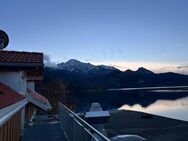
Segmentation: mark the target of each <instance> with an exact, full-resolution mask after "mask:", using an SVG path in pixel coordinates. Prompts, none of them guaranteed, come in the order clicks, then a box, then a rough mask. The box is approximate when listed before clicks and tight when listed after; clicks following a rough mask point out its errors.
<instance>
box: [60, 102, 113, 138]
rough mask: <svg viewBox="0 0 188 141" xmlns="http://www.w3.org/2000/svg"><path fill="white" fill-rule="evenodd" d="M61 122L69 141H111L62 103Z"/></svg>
mask: <svg viewBox="0 0 188 141" xmlns="http://www.w3.org/2000/svg"><path fill="white" fill-rule="evenodd" d="M59 122H60V125H61V127H62V129H63V131H64V133H65V135H66V137H67V138H68V140H69V141H110V139H108V138H107V137H106V136H104V135H103V134H102V133H100V132H99V131H98V130H96V129H95V128H94V127H92V126H91V125H89V124H88V123H87V122H86V121H84V120H83V119H82V118H80V117H79V116H77V115H76V114H75V113H74V112H72V111H71V110H69V109H68V108H67V107H66V106H64V105H63V104H62V103H59Z"/></svg>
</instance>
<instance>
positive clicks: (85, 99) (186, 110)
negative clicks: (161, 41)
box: [77, 88, 188, 121]
mask: <svg viewBox="0 0 188 141" xmlns="http://www.w3.org/2000/svg"><path fill="white" fill-rule="evenodd" d="M78 99H79V102H78V103H77V105H78V106H77V112H84V111H86V110H88V109H89V107H90V104H91V103H92V102H93V101H94V100H93V99H95V100H96V99H97V100H98V101H99V102H100V104H101V105H102V108H103V109H104V110H112V109H118V110H120V109H124V110H133V111H141V112H146V113H151V114H156V115H161V116H165V117H170V118H174V119H179V120H184V121H188V88H181V89H162V90H135V91H133V90H131V91H124V90H120V91H118V90H116V91H107V92H102V93H85V94H82V95H81V96H79V98H78Z"/></svg>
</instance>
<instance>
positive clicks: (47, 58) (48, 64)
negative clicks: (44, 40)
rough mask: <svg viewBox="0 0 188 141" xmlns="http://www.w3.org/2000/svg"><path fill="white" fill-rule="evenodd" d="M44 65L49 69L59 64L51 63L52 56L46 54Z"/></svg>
mask: <svg viewBox="0 0 188 141" xmlns="http://www.w3.org/2000/svg"><path fill="white" fill-rule="evenodd" d="M44 65H45V66H47V67H57V64H56V63H55V62H52V61H51V59H50V55H48V54H44Z"/></svg>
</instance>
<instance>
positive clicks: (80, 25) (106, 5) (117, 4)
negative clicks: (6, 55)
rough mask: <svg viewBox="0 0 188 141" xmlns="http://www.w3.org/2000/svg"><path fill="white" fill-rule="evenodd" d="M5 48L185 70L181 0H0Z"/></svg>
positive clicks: (185, 10) (51, 58) (187, 41)
mask: <svg viewBox="0 0 188 141" xmlns="http://www.w3.org/2000/svg"><path fill="white" fill-rule="evenodd" d="M0 29H2V30H5V31H6V32H7V33H8V35H9V38H10V43H9V45H8V47H7V48H6V49H7V50H18V51H32V52H43V53H44V54H45V59H46V62H48V63H49V64H54V63H60V62H65V61H67V60H69V59H78V60H80V61H83V62H90V63H93V64H96V65H97V64H104V65H111V66H115V67H117V68H119V69H121V70H126V69H133V70H135V69H137V68H138V67H146V68H148V69H150V70H153V71H155V72H166V71H174V72H179V73H184V74H188V1H187V0H1V1H0Z"/></svg>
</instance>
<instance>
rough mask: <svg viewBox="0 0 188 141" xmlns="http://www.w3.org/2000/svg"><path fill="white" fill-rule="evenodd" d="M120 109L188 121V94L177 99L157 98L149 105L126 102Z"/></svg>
mask: <svg viewBox="0 0 188 141" xmlns="http://www.w3.org/2000/svg"><path fill="white" fill-rule="evenodd" d="M119 109H124V110H133V111H141V112H146V113H151V114H156V115H161V116H165V117H170V118H174V119H180V120H185V121H188V96H187V97H185V98H180V99H177V100H157V101H156V102H155V103H153V104H151V105H149V106H148V107H142V106H141V105H139V104H135V105H133V106H129V105H127V104H125V105H123V106H121V107H120V108H119Z"/></svg>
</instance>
